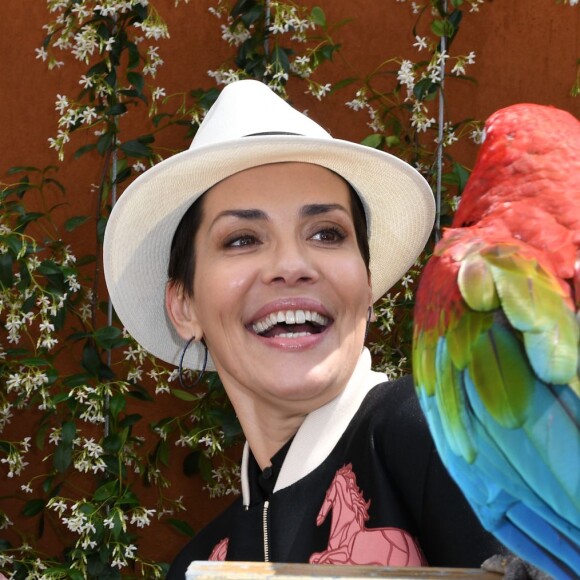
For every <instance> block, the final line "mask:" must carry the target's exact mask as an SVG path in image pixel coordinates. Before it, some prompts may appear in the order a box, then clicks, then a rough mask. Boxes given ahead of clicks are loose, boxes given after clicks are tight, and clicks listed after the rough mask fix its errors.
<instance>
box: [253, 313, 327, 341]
mask: <svg viewBox="0 0 580 580" xmlns="http://www.w3.org/2000/svg"><path fill="white" fill-rule="evenodd" d="M331 322H332V321H331V319H330V318H328V317H327V316H324V315H322V314H320V313H319V312H315V311H312V310H280V311H278V312H272V313H271V314H268V315H267V316H264V318H261V319H260V320H256V321H255V322H253V323H252V324H251V328H252V329H253V331H254V332H255V333H256V334H257V335H259V336H263V337H264V338H300V337H303V336H310V335H313V334H320V333H321V332H323V331H324V329H325V328H327V327H328V326H329V325H330V324H331Z"/></svg>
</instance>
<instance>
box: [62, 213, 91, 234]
mask: <svg viewBox="0 0 580 580" xmlns="http://www.w3.org/2000/svg"><path fill="white" fill-rule="evenodd" d="M88 220H89V218H88V217H87V216H85V215H77V216H74V217H71V218H69V219H68V220H66V222H64V229H65V230H66V231H67V232H72V231H74V230H76V229H77V228H78V227H79V226H81V225H82V224H84V223H85V222H87V221H88Z"/></svg>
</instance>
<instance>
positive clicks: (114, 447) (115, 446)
mask: <svg viewBox="0 0 580 580" xmlns="http://www.w3.org/2000/svg"><path fill="white" fill-rule="evenodd" d="M122 445H123V442H122V441H121V437H119V434H118V433H111V434H110V435H107V436H106V437H105V438H104V439H103V449H104V450H105V452H106V453H110V454H111V455H116V454H117V453H118V452H119V450H120V449H121V447H122Z"/></svg>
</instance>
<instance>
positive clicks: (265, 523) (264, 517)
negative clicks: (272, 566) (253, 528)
mask: <svg viewBox="0 0 580 580" xmlns="http://www.w3.org/2000/svg"><path fill="white" fill-rule="evenodd" d="M269 507H270V502H269V501H268V500H266V501H265V502H264V511H263V512H262V525H263V531H264V562H269V561H270V538H269V536H268V508H269Z"/></svg>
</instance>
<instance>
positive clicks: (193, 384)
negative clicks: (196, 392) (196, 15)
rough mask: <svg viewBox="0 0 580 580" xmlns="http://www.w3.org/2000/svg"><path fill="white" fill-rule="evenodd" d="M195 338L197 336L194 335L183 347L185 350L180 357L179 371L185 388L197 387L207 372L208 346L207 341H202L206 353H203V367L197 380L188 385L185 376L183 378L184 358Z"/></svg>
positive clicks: (180, 380) (180, 379)
mask: <svg viewBox="0 0 580 580" xmlns="http://www.w3.org/2000/svg"><path fill="white" fill-rule="evenodd" d="M194 340H195V336H192V337H191V338H190V339H189V340H188V341H187V342H186V343H185V346H184V347H183V350H182V351H181V357H180V359H179V367H178V371H179V382H180V383H181V386H182V387H183V388H185V389H193V387H195V386H196V385H197V384H198V383H199V381H201V378H202V377H203V375H204V373H205V368H206V367H207V346H206V345H205V342H202V343H201V344H203V348H204V351H205V352H204V355H203V367H202V368H201V372H200V373H199V374H198V376H197V380H196V381H195V383H192V384H191V385H188V384H187V383H186V382H185V380H184V378H183V359H184V358H185V353H186V352H187V349H188V348H189V345H190V344H191V343H192V342H193V341H194Z"/></svg>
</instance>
